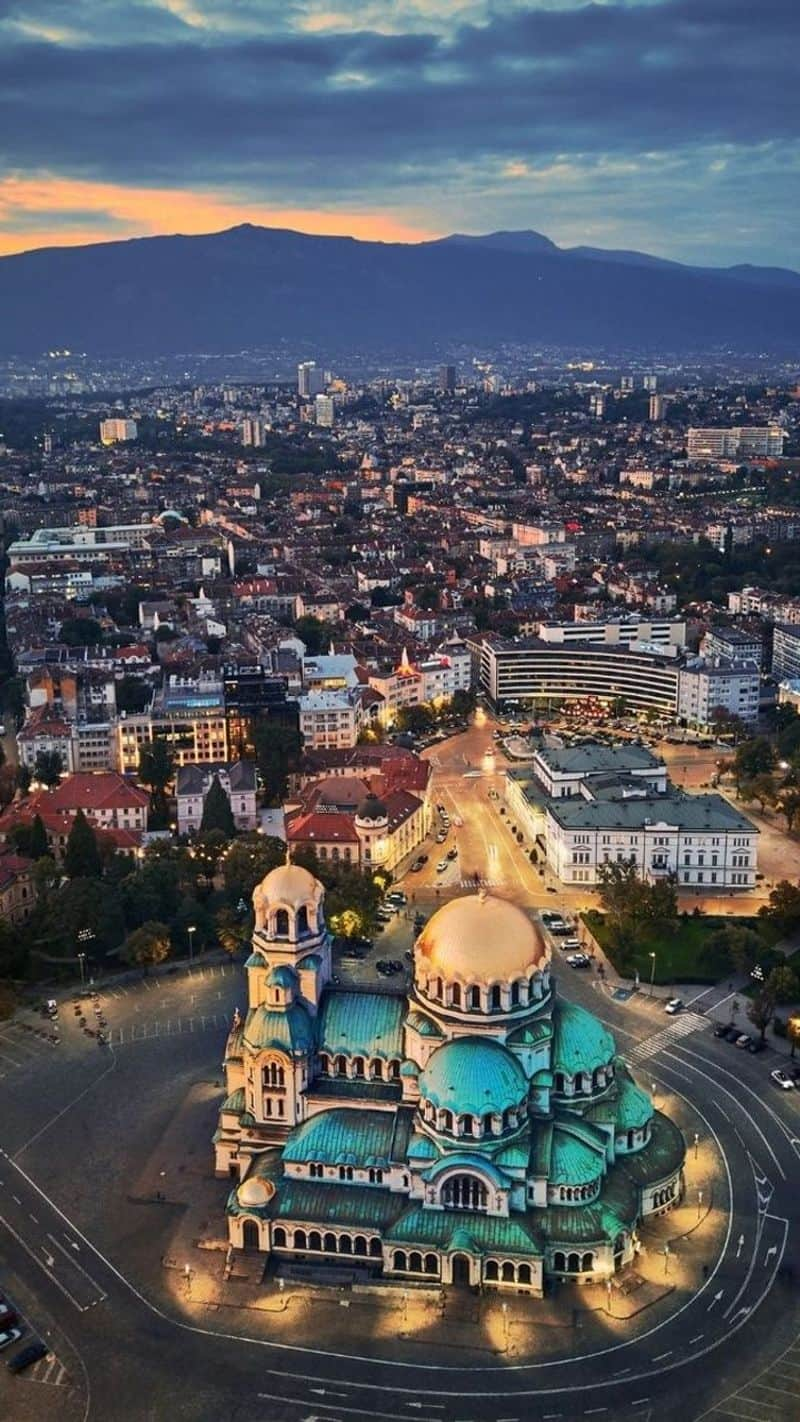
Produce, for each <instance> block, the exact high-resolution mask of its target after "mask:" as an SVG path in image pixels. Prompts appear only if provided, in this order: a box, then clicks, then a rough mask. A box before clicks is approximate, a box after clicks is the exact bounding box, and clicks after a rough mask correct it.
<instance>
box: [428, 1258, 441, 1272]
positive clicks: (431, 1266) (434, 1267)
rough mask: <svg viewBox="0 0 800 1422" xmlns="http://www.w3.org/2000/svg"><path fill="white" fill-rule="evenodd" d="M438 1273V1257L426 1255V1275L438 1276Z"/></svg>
mask: <svg viewBox="0 0 800 1422" xmlns="http://www.w3.org/2000/svg"><path fill="white" fill-rule="evenodd" d="M438 1272H439V1260H438V1259H437V1257H436V1255H435V1254H426V1255H425V1273H426V1274H438Z"/></svg>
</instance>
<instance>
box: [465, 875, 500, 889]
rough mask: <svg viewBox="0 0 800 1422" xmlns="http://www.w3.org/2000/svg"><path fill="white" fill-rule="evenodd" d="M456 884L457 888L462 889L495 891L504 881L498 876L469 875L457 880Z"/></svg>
mask: <svg viewBox="0 0 800 1422" xmlns="http://www.w3.org/2000/svg"><path fill="white" fill-rule="evenodd" d="M458 882H459V888H462V889H496V888H499V887H500V886H501V884H503V883H504V880H503V877H502V875H499V874H498V875H495V874H486V875H477V874H471V875H468V876H467V877H466V878H463V879H459V881H458Z"/></svg>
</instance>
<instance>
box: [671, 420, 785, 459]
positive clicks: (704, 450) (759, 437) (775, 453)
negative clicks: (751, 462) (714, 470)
mask: <svg viewBox="0 0 800 1422" xmlns="http://www.w3.org/2000/svg"><path fill="white" fill-rule="evenodd" d="M785 439H786V431H785V430H783V429H781V427H780V425H740V426H735V427H734V428H732V429H695V428H692V429H690V430H689V432H688V434H687V437H686V452H687V455H688V457H689V459H691V460H696V461H698V462H700V461H703V462H713V461H714V460H716V459H745V458H747V457H748V456H749V455H761V456H764V455H769V456H772V457H773V458H779V457H780V456H781V455H782V454H783V445H784V441H785Z"/></svg>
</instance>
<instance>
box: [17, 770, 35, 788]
mask: <svg viewBox="0 0 800 1422" xmlns="http://www.w3.org/2000/svg"><path fill="white" fill-rule="evenodd" d="M32 779H33V773H32V771H31V768H30V766H29V765H18V766H17V785H18V786H19V788H20V790H21V791H22V794H23V795H27V793H28V791H29V790H30V788H31V781H32Z"/></svg>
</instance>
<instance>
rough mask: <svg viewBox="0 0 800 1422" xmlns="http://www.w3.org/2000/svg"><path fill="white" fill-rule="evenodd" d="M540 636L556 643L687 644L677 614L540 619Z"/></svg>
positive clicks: (678, 646)
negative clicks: (584, 618) (577, 619)
mask: <svg viewBox="0 0 800 1422" xmlns="http://www.w3.org/2000/svg"><path fill="white" fill-rule="evenodd" d="M539 636H540V637H541V639H542V641H543V642H552V643H555V644H559V645H569V644H570V643H574V642H580V643H582V644H583V645H584V646H586V645H591V646H597V645H602V646H605V647H633V648H642V647H658V648H659V649H661V648H663V649H665V650H668V649H669V648H675V649H678V648H681V647H685V646H686V623H685V622H684V621H683V620H682V619H681V618H677V617H657V618H656V617H651V618H643V617H624V618H613V619H612V618H609V620H608V621H602V620H598V621H596V622H595V621H590V620H586V621H580V622H542V623H540V625H539Z"/></svg>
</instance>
